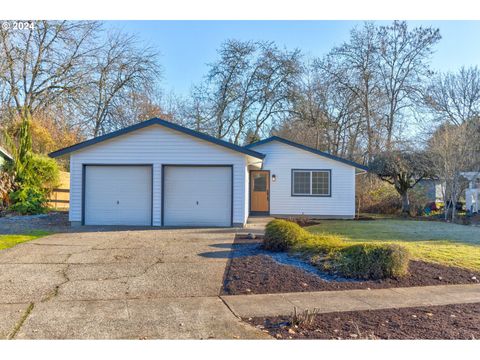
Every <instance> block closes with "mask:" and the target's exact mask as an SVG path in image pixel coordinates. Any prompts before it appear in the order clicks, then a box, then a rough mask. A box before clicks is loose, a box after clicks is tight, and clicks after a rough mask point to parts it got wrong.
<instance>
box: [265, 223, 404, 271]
mask: <svg viewBox="0 0 480 360" xmlns="http://www.w3.org/2000/svg"><path fill="white" fill-rule="evenodd" d="M263 245H264V248H265V249H266V250H271V251H292V252H296V253H301V254H303V255H305V256H307V257H308V258H309V259H310V261H311V262H312V263H313V264H314V265H316V266H317V267H319V268H321V269H322V270H324V271H334V272H338V273H340V274H342V275H343V276H345V277H351V278H358V279H384V278H392V277H393V278H397V277H401V276H404V275H405V274H406V273H407V272H408V263H409V259H410V254H409V252H408V250H407V249H406V248H404V247H402V246H399V245H395V244H379V243H376V244H375V243H368V244H354V245H350V244H349V243H348V242H345V241H344V240H342V239H341V238H340V237H339V236H338V235H334V234H328V233H322V234H312V233H310V232H308V231H306V230H305V229H303V228H301V227H300V226H299V225H298V224H296V223H294V222H291V221H287V220H281V219H276V220H273V221H270V222H269V223H268V224H267V226H266V229H265V236H264V239H263Z"/></svg>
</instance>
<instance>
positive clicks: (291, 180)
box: [290, 169, 332, 197]
mask: <svg viewBox="0 0 480 360" xmlns="http://www.w3.org/2000/svg"><path fill="white" fill-rule="evenodd" d="M296 171H299V172H300V171H304V172H310V194H295V193H294V191H293V190H294V183H293V175H294V172H296ZM312 172H327V173H328V194H326V195H322V194H312V186H313V184H312ZM290 176H291V177H290V196H292V197H332V169H292V171H291V175H290Z"/></svg>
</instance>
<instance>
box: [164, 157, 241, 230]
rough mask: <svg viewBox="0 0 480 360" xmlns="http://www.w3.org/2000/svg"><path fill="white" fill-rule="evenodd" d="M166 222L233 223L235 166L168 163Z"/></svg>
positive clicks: (208, 224)
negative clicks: (233, 174) (172, 164)
mask: <svg viewBox="0 0 480 360" xmlns="http://www.w3.org/2000/svg"><path fill="white" fill-rule="evenodd" d="M163 169H164V172H165V173H164V190H163V194H164V203H163V211H164V214H163V224H164V225H165V226H231V222H232V168H231V167H227V166H221V167H220V166H208V167H207V166H165V167H164V168H163Z"/></svg>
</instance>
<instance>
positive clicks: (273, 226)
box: [263, 219, 310, 251]
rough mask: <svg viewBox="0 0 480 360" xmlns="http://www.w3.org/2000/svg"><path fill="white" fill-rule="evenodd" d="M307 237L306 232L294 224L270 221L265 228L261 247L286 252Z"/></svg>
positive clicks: (284, 221) (307, 233)
mask: <svg viewBox="0 0 480 360" xmlns="http://www.w3.org/2000/svg"><path fill="white" fill-rule="evenodd" d="M309 235H310V233H309V232H308V231H306V230H304V229H302V228H301V227H300V225H298V224H295V223H294V222H291V221H287V220H282V219H275V220H272V221H270V222H269V223H268V224H267V226H266V228H265V236H264V238H263V247H264V248H265V249H267V250H271V251H286V250H289V249H290V248H291V247H292V246H293V245H294V244H295V243H296V242H299V241H302V240H303V239H304V238H305V237H308V236H309Z"/></svg>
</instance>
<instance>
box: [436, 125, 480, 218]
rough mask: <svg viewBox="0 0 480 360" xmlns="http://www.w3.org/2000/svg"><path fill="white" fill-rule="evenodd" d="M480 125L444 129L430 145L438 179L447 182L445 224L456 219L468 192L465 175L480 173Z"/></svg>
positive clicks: (448, 126)
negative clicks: (464, 195) (461, 198)
mask: <svg viewBox="0 0 480 360" xmlns="http://www.w3.org/2000/svg"><path fill="white" fill-rule="evenodd" d="M479 134H480V124H479V123H477V122H476V121H468V122H465V123H463V124H460V125H452V124H449V123H446V124H443V125H441V126H440V127H439V128H438V129H437V130H436V131H435V133H434V134H433V136H432V138H431V139H430V141H429V153H430V157H431V159H432V162H433V166H434V170H435V172H436V174H437V176H438V177H439V178H440V179H441V180H442V181H443V182H444V184H445V185H444V188H443V198H444V204H445V220H448V219H449V218H451V220H452V221H454V220H455V217H456V204H457V203H458V201H459V199H460V196H461V195H462V194H463V192H464V191H465V189H466V188H467V184H468V183H467V181H466V179H464V178H463V177H462V175H461V173H462V172H479V171H480V135H479Z"/></svg>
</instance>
